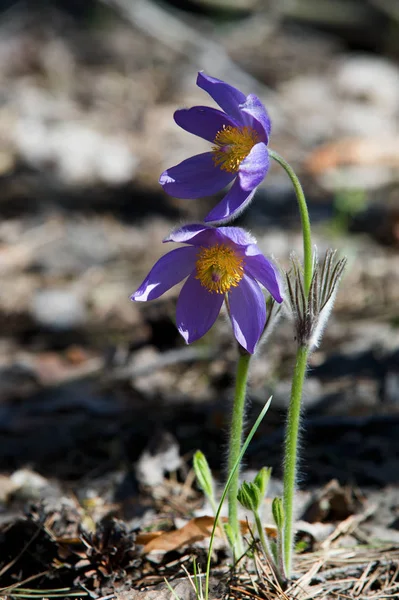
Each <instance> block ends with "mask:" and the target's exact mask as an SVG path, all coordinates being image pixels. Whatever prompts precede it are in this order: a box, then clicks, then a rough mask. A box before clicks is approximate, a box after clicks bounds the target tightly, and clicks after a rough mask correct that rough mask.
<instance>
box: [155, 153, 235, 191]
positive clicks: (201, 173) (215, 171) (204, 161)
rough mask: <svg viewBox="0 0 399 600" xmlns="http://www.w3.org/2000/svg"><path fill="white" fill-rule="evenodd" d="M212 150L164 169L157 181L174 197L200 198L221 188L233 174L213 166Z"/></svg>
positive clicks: (231, 178)
mask: <svg viewBox="0 0 399 600" xmlns="http://www.w3.org/2000/svg"><path fill="white" fill-rule="evenodd" d="M212 157H213V155H212V152H205V153H204V154H197V155H196V156H192V157H191V158H187V160H183V162H181V163H180V164H178V165H176V166H175V167H171V168H170V169H167V170H166V171H164V172H163V173H162V175H161V177H160V178H159V183H160V184H161V185H162V186H163V188H164V190H165V192H166V193H167V194H169V195H170V196H174V197H175V198H189V199H192V198H200V197H202V196H211V195H212V194H215V193H216V192H219V191H220V190H222V189H223V188H224V187H226V185H228V184H229V183H230V181H232V180H233V178H234V174H233V173H228V172H227V171H222V170H221V169H220V168H219V167H217V166H215V164H214V162H213V158H212Z"/></svg>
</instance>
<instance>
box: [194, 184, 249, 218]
mask: <svg viewBox="0 0 399 600" xmlns="http://www.w3.org/2000/svg"><path fill="white" fill-rule="evenodd" d="M254 193H255V190H253V191H251V192H248V191H246V190H243V188H242V187H241V184H240V180H239V178H238V177H237V179H236V180H235V182H234V183H233V185H232V186H231V188H230V190H229V191H228V192H227V194H226V195H225V197H224V198H223V200H221V201H220V202H219V204H217V205H216V206H215V208H213V209H212V210H211V212H210V213H208V214H207V215H206V217H205V219H204V221H205V223H223V222H225V221H229V220H230V219H232V218H234V217H237V216H238V215H239V214H240V213H241V212H242V211H243V210H244V208H245V207H246V206H248V204H249V203H250V201H251V200H252V198H253V195H254Z"/></svg>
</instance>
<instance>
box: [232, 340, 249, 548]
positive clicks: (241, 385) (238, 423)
mask: <svg viewBox="0 0 399 600" xmlns="http://www.w3.org/2000/svg"><path fill="white" fill-rule="evenodd" d="M250 360H251V355H250V354H248V353H247V352H245V351H243V352H240V355H239V359H238V364H237V376H236V389H235V395H234V404H233V412H232V415H231V425H230V438H229V454H228V463H227V469H228V473H231V472H232V470H233V468H234V465H235V463H236V462H237V460H238V458H239V455H240V451H241V444H242V435H243V427H244V407H245V394H246V391H247V382H248V371H249V362H250ZM239 476H240V470H239V469H236V471H235V473H234V476H233V478H232V480H231V483H230V488H229V491H228V505H229V526H230V531H231V534H232V538H233V543H234V547H233V554H234V558H235V559H237V558H239V557H240V556H241V555H242V554H243V551H244V546H243V542H242V537H241V531H240V522H239V520H238V500H237V494H238V489H239Z"/></svg>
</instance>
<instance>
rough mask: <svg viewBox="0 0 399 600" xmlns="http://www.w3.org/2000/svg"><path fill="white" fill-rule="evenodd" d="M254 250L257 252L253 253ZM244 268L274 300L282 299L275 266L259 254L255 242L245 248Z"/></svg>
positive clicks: (280, 300) (279, 277) (280, 285)
mask: <svg viewBox="0 0 399 600" xmlns="http://www.w3.org/2000/svg"><path fill="white" fill-rule="evenodd" d="M256 250H257V251H258V253H257V254H255V251H256ZM245 270H246V271H247V272H248V273H249V274H250V275H251V276H252V277H253V278H254V279H257V280H258V281H259V283H261V284H262V285H263V286H264V287H265V288H266V289H267V290H268V292H269V293H270V294H271V295H272V296H273V298H274V299H275V300H276V302H282V301H283V285H282V282H281V276H280V273H279V271H278V269H277V267H276V266H275V265H274V264H273V263H272V262H271V261H270V260H268V259H267V258H265V257H264V256H263V254H261V252H260V250H259V248H258V247H257V246H255V244H254V245H252V246H249V247H248V248H247V249H246V258H245Z"/></svg>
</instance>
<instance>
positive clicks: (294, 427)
mask: <svg viewBox="0 0 399 600" xmlns="http://www.w3.org/2000/svg"><path fill="white" fill-rule="evenodd" d="M308 355H309V349H308V348H307V347H306V346H300V347H299V348H298V351H297V355H296V363H295V369H294V376H293V379H292V387H291V398H290V405H289V408H288V416H287V427H286V433H285V452H284V492H283V507H284V566H285V573H286V576H287V577H290V575H291V564H292V549H293V540H294V531H293V521H294V494H295V483H296V470H297V455H298V437H299V420H300V415H301V399H302V389H303V382H304V380H305V374H306V366H307V362H308Z"/></svg>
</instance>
